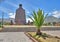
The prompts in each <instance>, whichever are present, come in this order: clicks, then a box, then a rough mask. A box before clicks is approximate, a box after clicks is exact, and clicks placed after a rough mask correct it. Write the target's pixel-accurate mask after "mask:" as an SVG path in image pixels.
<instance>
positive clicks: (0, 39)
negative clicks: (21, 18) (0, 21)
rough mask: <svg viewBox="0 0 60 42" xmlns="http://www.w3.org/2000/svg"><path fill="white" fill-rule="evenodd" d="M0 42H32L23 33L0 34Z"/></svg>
mask: <svg viewBox="0 0 60 42" xmlns="http://www.w3.org/2000/svg"><path fill="white" fill-rule="evenodd" d="M0 42H32V41H31V40H30V39H29V38H28V37H27V36H26V35H25V34H24V32H0Z"/></svg>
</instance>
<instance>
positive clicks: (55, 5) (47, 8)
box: [0, 0, 60, 19]
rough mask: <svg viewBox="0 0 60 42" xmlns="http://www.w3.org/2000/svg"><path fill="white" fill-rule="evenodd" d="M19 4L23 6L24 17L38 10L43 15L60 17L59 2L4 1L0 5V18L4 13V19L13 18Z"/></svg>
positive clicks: (43, 0) (53, 0) (46, 0)
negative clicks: (40, 10) (43, 13)
mask: <svg viewBox="0 0 60 42" xmlns="http://www.w3.org/2000/svg"><path fill="white" fill-rule="evenodd" d="M19 4H22V5H23V8H24V9H25V12H26V16H27V15H30V14H31V13H32V11H33V10H36V11H37V10H38V8H40V9H42V10H43V11H44V12H45V14H46V13H48V14H49V15H52V16H55V17H60V5H59V4H60V0H4V1H2V2H1V3H0V18H1V17H2V12H4V18H14V16H15V11H16V9H17V8H18V7H19ZM27 19H28V17H27Z"/></svg>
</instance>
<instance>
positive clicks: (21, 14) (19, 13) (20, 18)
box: [15, 4, 26, 25]
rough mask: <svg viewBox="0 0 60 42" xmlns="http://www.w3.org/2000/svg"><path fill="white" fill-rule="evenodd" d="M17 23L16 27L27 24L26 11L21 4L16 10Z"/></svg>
mask: <svg viewBox="0 0 60 42" xmlns="http://www.w3.org/2000/svg"><path fill="white" fill-rule="evenodd" d="M15 23H16V25H24V24H26V15H25V10H24V9H23V8H22V4H19V8H18V9H17V10H16V15H15Z"/></svg>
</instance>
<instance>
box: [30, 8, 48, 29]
mask: <svg viewBox="0 0 60 42" xmlns="http://www.w3.org/2000/svg"><path fill="white" fill-rule="evenodd" d="M47 15H48V14H46V16H44V12H43V11H42V10H40V9H39V10H38V11H37V12H35V11H33V14H32V17H30V16H29V18H30V19H31V20H32V21H33V23H34V24H35V26H36V27H37V28H38V29H39V28H40V27H41V26H42V24H43V23H44V20H45V18H46V17H47Z"/></svg>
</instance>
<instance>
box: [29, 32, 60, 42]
mask: <svg viewBox="0 0 60 42" xmlns="http://www.w3.org/2000/svg"><path fill="white" fill-rule="evenodd" d="M28 34H29V35H31V36H32V37H33V38H35V39H36V40H38V41H39V42H60V38H59V37H57V36H54V37H53V36H51V35H48V34H44V33H43V34H44V36H46V37H45V38H44V37H42V36H35V34H36V32H28Z"/></svg>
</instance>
